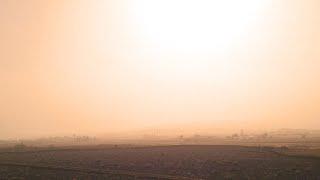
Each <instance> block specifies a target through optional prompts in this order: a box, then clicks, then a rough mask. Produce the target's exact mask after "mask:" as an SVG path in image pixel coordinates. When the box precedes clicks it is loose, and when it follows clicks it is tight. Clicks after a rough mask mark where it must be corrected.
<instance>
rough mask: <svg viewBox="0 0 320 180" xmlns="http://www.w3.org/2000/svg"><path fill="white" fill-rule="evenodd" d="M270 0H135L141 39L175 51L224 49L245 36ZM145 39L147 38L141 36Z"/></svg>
mask: <svg viewBox="0 0 320 180" xmlns="http://www.w3.org/2000/svg"><path fill="white" fill-rule="evenodd" d="M266 1H267V0H133V1H132V3H133V4H132V6H131V7H133V8H132V9H133V12H132V14H130V16H131V18H132V20H133V21H132V22H133V26H134V27H136V28H137V29H136V32H137V34H138V39H140V41H142V43H143V44H146V45H147V47H148V48H150V47H151V48H154V49H156V50H157V51H161V52H171V53H172V52H173V53H197V54H198V53H224V52H225V51H226V50H228V49H229V48H230V47H231V46H232V45H233V44H234V42H237V41H238V40H239V39H241V38H245V36H246V35H247V34H248V31H249V29H250V27H252V26H253V25H254V22H255V21H256V19H257V17H258V14H259V13H260V12H261V10H262V8H263V7H264V6H265V2H266ZM141 39H143V40H141Z"/></svg>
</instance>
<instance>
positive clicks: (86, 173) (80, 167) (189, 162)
mask: <svg viewBox="0 0 320 180" xmlns="http://www.w3.org/2000/svg"><path fill="white" fill-rule="evenodd" d="M287 151H288V150H281V149H278V148H261V147H245V146H232V145H177V146H150V147H113V146H110V147H103V148H101V147H90V148H89V147H79V148H76V147H74V148H61V149H60V148H57V149H51V150H50V149H43V150H41V149H40V150H30V151H21V152H1V153H0V179H320V159H319V158H317V157H313V156H307V157H304V156H299V155H296V154H295V155H290V154H289V153H286V152H287Z"/></svg>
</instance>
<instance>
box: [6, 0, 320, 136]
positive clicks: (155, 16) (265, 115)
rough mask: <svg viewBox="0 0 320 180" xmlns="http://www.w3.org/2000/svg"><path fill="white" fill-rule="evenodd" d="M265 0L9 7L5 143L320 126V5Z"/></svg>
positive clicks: (72, 0)
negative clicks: (138, 133)
mask: <svg viewBox="0 0 320 180" xmlns="http://www.w3.org/2000/svg"><path fill="white" fill-rule="evenodd" d="M262 1H264V3H263V4H260V5H261V7H259V11H258V10H257V11H254V10H255V9H254V10H252V9H251V10H252V13H254V14H253V15H254V17H255V18H253V19H248V21H244V22H243V24H239V23H238V24H235V23H236V22H237V21H236V20H234V19H235V18H236V17H237V16H239V15H243V17H252V14H249V15H247V16H245V15H246V14H243V13H246V12H247V11H248V10H250V9H245V8H248V6H249V7H250V0H249V1H248V0H246V2H247V3H248V2H249V3H248V4H245V3H244V2H245V1H243V6H239V7H238V6H237V7H238V8H237V7H233V6H232V4H233V3H235V2H236V1H232V0H230V3H229V4H228V5H221V6H223V8H224V11H222V13H223V14H219V13H218V12H217V13H213V14H212V13H211V12H210V9H211V8H214V7H210V6H208V4H206V3H208V2H209V1H205V0H203V1H195V0H188V1H185V2H184V1H181V0H180V1H179V0H173V2H175V3H168V2H167V1H163V3H162V4H160V5H161V6H160V5H159V1H158V4H157V3H156V1H148V3H147V1H143V0H131V1H129V0H109V1H108V0H106V1H102V0H100V1H99V0H93V1H89V0H68V1H63V0H57V1H44V0H28V1H18V0H1V1H0V26H1V27H0V83H1V84H0V138H12V137H14V138H15V137H38V136H47V135H62V134H63V135H67V134H73V133H76V134H97V133H105V132H108V133H117V132H118V133H119V132H129V131H137V130H138V131H139V130H140V129H155V128H157V129H175V127H179V129H184V130H185V131H188V132H195V131H199V132H201V131H203V132H204V133H207V132H208V131H210V127H212V128H213V129H214V128H225V129H234V130H238V129H241V128H251V129H254V128H257V129H270V128H313V129H318V128H320V2H319V1H318V0H262ZM262 1H261V2H262ZM149 2H153V3H154V4H152V3H151V4H150V3H149ZM186 2H187V3H186ZM199 2H202V3H203V4H202V5H201V4H200V5H199ZM217 2H218V1H217ZM232 2H233V3H232ZM237 2H239V1H237ZM252 2H253V1H252ZM255 2H256V1H255ZM166 3H167V4H166ZM215 5H220V4H217V3H216V4H215ZM193 7H195V8H194V9H192V8H193ZM204 7H207V10H206V12H208V13H209V15H201V16H200V15H199V12H201V11H202V9H201V8H204ZM252 7H253V6H252ZM152 8H153V9H152ZM167 8H168V9H167ZM196 8H198V9H196ZM215 8H216V10H217V9H219V8H217V7H215ZM232 8H233V9H232ZM239 8H240V9H239ZM241 8H242V9H241ZM251 10H250V13H251ZM203 11H204V10H203ZM164 12H167V13H166V14H162V13H164ZM169 12H170V13H171V14H170V13H169ZM235 12H236V13H235ZM137 13H138V14H137ZM139 13H140V14H139ZM210 13H211V14H210ZM241 13H242V14H241ZM177 14H178V15H179V16H177ZM209 16H210V17H209ZM218 17H219V18H218ZM172 19H173V20H172ZM169 21H170V23H169ZM219 23H220V24H219ZM247 24H248V26H247ZM210 28H211V29H210ZM219 28H220V29H219ZM205 29H209V30H208V31H205ZM191 30H192V31H191ZM240 30H241V34H240V33H239V32H240ZM210 32H211V34H210ZM223 33H225V34H223ZM228 33H229V34H228ZM199 37H201V38H199ZM231 37H232V38H231Z"/></svg>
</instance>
